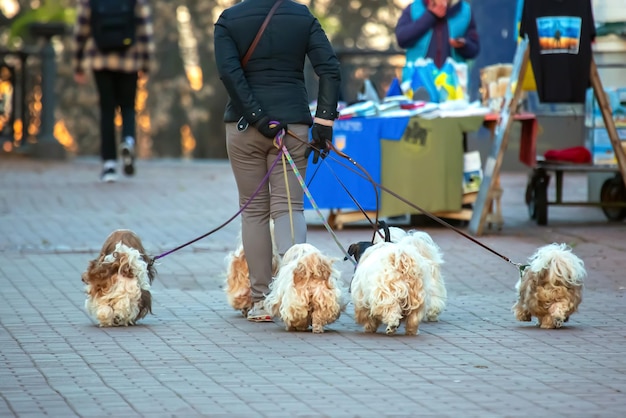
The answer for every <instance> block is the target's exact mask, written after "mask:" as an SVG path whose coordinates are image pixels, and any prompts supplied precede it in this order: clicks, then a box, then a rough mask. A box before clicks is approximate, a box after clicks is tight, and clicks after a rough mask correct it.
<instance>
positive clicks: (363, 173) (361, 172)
mask: <svg viewBox="0 0 626 418" xmlns="http://www.w3.org/2000/svg"><path fill="white" fill-rule="evenodd" d="M292 135H293V134H292ZM327 145H328V146H329V148H330V149H332V150H333V151H335V152H336V153H337V154H338V155H339V156H341V157H343V158H345V159H347V160H348V161H350V163H351V164H352V165H354V166H356V167H358V168H359V170H358V171H357V170H354V169H353V168H352V167H351V166H349V165H347V164H344V163H342V162H341V161H339V160H337V159H333V160H334V161H335V162H337V163H338V164H340V165H342V166H343V167H345V168H347V169H348V170H350V171H352V172H353V173H355V174H357V175H358V176H360V177H361V178H364V179H366V180H368V181H369V182H370V183H371V184H372V185H373V186H374V188H375V189H376V188H380V190H383V191H385V192H387V193H389V194H390V195H392V196H393V197H395V198H396V199H398V200H400V201H402V202H404V203H406V204H407V205H409V206H411V207H412V208H414V209H417V210H418V211H419V212H420V213H422V214H423V215H425V216H427V217H428V218H430V219H432V220H433V221H435V222H437V223H439V224H440V225H442V226H444V227H446V228H449V229H451V230H453V231H454V232H456V233H457V234H459V235H461V236H462V237H464V238H466V239H468V240H470V241H472V242H473V243H475V244H477V245H479V246H481V247H482V248H484V249H485V250H487V251H489V252H491V253H492V254H494V255H496V256H498V257H500V258H501V259H503V260H504V261H506V262H507V263H510V264H512V265H514V266H515V267H517V268H518V270H519V272H520V275H521V274H523V272H524V270H525V269H526V267H528V265H526V264H521V263H516V262H514V261H513V260H511V259H510V258H509V257H507V256H505V255H503V254H501V253H499V252H498V251H496V250H494V249H493V248H491V247H489V246H488V245H486V244H484V243H482V242H481V241H479V240H477V239H476V238H474V237H472V236H471V235H469V234H467V233H465V232H463V231H461V230H460V229H458V228H456V227H455V226H453V225H451V224H449V223H448V222H446V221H444V220H443V219H441V218H439V217H438V216H435V215H433V214H432V213H431V212H429V211H427V210H426V209H422V208H421V207H420V206H418V205H416V204H415V203H413V202H411V201H409V200H408V199H405V198H404V197H402V196H400V195H399V194H398V193H396V192H394V191H393V190H391V189H389V188H388V187H385V186H383V185H382V184H380V183H378V182H376V181H375V180H374V179H373V178H372V176H370V175H369V173H367V170H365V169H364V168H363V167H362V166H361V165H360V164H358V163H357V162H356V161H354V160H353V159H352V158H351V157H350V156H348V155H347V154H346V153H344V152H342V151H339V150H338V149H337V148H335V146H334V144H332V143H331V142H330V141H328V142H327ZM331 158H332V157H331ZM327 166H329V164H328V163H327ZM376 196H377V199H376V223H375V224H373V225H374V227H376V228H377V225H378V194H377V195H376ZM355 203H356V202H355ZM366 217H367V216H366ZM367 219H368V220H369V218H367ZM377 230H378V228H377Z"/></svg>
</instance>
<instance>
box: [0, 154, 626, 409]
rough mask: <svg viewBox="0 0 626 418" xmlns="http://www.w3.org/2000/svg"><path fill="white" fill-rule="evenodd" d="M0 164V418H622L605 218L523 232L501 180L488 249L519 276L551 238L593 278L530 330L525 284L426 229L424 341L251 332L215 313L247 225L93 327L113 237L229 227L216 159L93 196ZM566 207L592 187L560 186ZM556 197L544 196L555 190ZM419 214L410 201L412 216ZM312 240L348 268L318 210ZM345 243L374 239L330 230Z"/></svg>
mask: <svg viewBox="0 0 626 418" xmlns="http://www.w3.org/2000/svg"><path fill="white" fill-rule="evenodd" d="M2 158H3V159H1V160H0V416H2V417H4V416H19V417H31V416H32V417H39V416H54V417H57V416H58V417H69V416H81V417H104V416H116V417H133V416H149V417H172V416H177V417H178V416H180V417H194V416H225V417H256V416H268V417H294V416H298V417H319V416H325V417H380V416H402V417H408V416H437V417H439V416H450V417H461V416H462V417H481V418H482V417H504V416H506V417H528V416H554V417H559V416H563V417H592V416H593V417H595V416H597V417H621V416H623V414H624V411H626V373H625V372H626V355H625V354H626V352H625V349H624V342H625V339H626V324H625V322H626V304H625V303H624V296H625V294H626V279H625V278H624V277H625V276H624V271H625V270H624V267H626V240H625V239H624V238H625V237H626V227H625V226H624V223H609V222H607V221H606V219H605V218H604V215H603V214H602V212H601V211H600V210H599V209H597V208H585V207H567V208H562V207H550V211H549V215H550V219H549V225H548V226H546V227H539V226H537V225H536V224H534V222H532V221H530V220H529V219H528V213H527V210H526V207H525V205H524V201H523V196H524V189H525V185H526V173H504V174H503V175H502V179H501V181H502V184H503V186H504V190H505V192H504V196H503V212H504V217H505V225H504V228H503V230H502V231H491V230H489V231H487V235H485V236H483V237H480V238H479V240H480V241H481V242H483V243H484V244H485V245H487V246H489V247H491V248H493V249H494V250H495V251H496V252H498V253H500V255H504V256H505V257H508V258H510V259H511V260H513V261H516V262H523V261H525V259H526V258H527V257H528V256H530V255H531V254H532V253H533V252H534V250H535V249H536V248H538V247H539V246H541V245H544V244H546V243H550V242H553V241H557V242H567V243H569V244H570V245H572V246H574V250H575V252H576V254H578V255H579V256H580V257H581V258H582V259H583V260H584V261H585V263H586V267H587V269H588V272H589V277H588V279H587V281H586V283H585V290H584V299H583V303H582V305H581V307H580V312H579V313H577V314H575V315H573V316H572V318H571V320H570V321H569V322H568V323H567V327H566V328H564V329H560V330H540V329H538V328H535V327H534V326H532V324H529V323H520V322H516V321H515V319H514V317H513V314H512V313H511V306H512V305H513V303H514V302H515V292H514V286H515V283H516V281H517V278H518V272H517V270H516V268H515V267H514V266H512V265H511V264H508V263H507V262H506V261H505V260H504V259H503V258H501V257H499V256H498V255H497V254H493V253H491V252H489V251H488V250H485V249H484V248H481V247H480V246H478V245H475V244H474V243H472V242H471V241H469V240H467V239H465V238H464V237H462V236H460V235H459V234H457V233H455V232H454V231H451V230H449V229H445V228H442V227H441V226H438V225H435V226H433V225H432V224H430V223H424V224H423V225H418V226H414V227H421V228H423V229H425V230H426V231H427V232H429V233H430V234H431V235H432V236H433V238H434V239H435V241H436V242H437V243H438V244H439V245H440V246H441V248H442V250H443V252H444V257H445V264H444V266H443V274H444V278H445V280H446V285H447V289H448V295H449V300H448V304H447V308H446V310H445V311H444V312H443V314H442V315H441V318H440V322H438V323H425V324H422V325H420V334H419V335H418V336H416V337H407V336H404V335H402V334H403V332H404V328H403V327H401V329H400V333H399V335H396V336H394V337H388V336H386V335H384V333H382V332H379V333H378V334H376V335H368V334H364V333H363V331H362V329H361V327H360V326H358V325H357V324H356V323H355V322H354V319H353V310H352V305H348V308H347V310H346V312H345V313H344V314H343V315H342V316H341V317H340V318H339V320H338V321H337V322H335V323H334V324H331V325H329V326H328V327H327V331H326V332H325V333H324V334H321V335H314V334H312V333H310V332H309V333H289V332H287V331H285V329H284V325H283V324H280V323H277V324H272V323H270V324H256V323H250V322H248V321H246V320H245V319H244V318H242V317H241V315H240V314H239V313H238V312H236V311H234V310H233V309H231V308H230V307H229V306H228V304H227V303H226V299H225V297H224V293H223V282H224V278H225V264H224V258H225V256H226V254H227V252H228V251H229V250H231V249H233V248H234V245H235V242H236V238H237V235H238V232H239V223H238V220H236V221H235V222H233V223H231V224H229V225H227V226H226V227H225V228H223V229H222V230H220V231H218V232H217V233H215V234H213V235H211V236H208V237H206V238H204V239H202V240H200V241H198V242H196V243H194V244H192V245H190V246H188V247H185V248H183V249H181V250H179V251H177V252H175V253H173V254H170V255H168V256H167V257H164V258H162V259H161V260H159V263H158V266H157V268H158V276H157V279H156V281H155V283H154V287H153V300H154V301H153V305H154V306H153V310H154V315H151V316H148V317H147V318H145V319H144V320H142V321H141V322H140V324H139V325H137V326H135V327H127V328H109V329H104V328H99V327H97V326H96V325H95V324H94V323H93V321H92V320H91V319H90V318H89V317H88V315H87V314H86V312H85V309H84V298H85V296H84V294H83V289H82V283H81V281H80V274H81V273H82V272H83V271H84V269H85V268H86V266H87V263H88V261H89V260H90V259H91V258H92V257H93V256H94V255H95V254H96V253H97V251H98V250H99V248H100V246H101V245H102V242H103V240H104V238H105V237H106V236H107V235H108V234H109V233H110V232H111V231H112V230H113V229H116V228H131V229H133V230H135V231H136V232H137V233H138V234H139V235H140V236H141V237H142V239H143V241H144V244H145V245H146V247H147V249H148V251H149V252H150V253H151V254H152V255H157V254H161V253H163V252H165V251H168V250H171V249H173V248H175V247H176V246H178V245H181V244H183V243H185V242H188V241H189V240H191V239H194V238H196V237H198V236H201V235H202V234H204V233H206V232H207V231H209V230H211V229H213V228H215V227H216V226H218V225H220V224H221V223H222V222H224V221H225V220H227V219H228V218H230V217H231V216H232V215H233V214H234V213H235V212H236V210H237V197H236V188H235V183H234V180H233V178H232V174H231V172H230V168H229V166H228V163H227V162H226V161H196V162H188V161H178V160H152V161H139V162H138V173H137V176H136V177H134V178H130V179H128V178H123V179H121V181H119V182H118V183H115V184H100V183H98V182H97V178H98V173H99V164H98V162H97V161H96V160H95V159H93V158H76V159H74V160H70V161H66V162H45V161H32V160H28V159H16V158H4V157H2ZM564 190H565V192H566V193H568V194H570V195H572V196H571V198H572V199H579V200H584V199H585V198H586V178H585V177H584V176H576V175H572V176H566V178H565V185H564ZM551 193H553V191H551ZM416 203H417V202H416ZM307 216H308V217H309V220H310V227H309V241H310V242H312V243H313V244H315V245H316V246H318V247H320V248H321V249H322V250H323V251H325V252H327V253H329V254H331V255H333V256H336V257H337V258H338V261H337V264H336V265H337V267H338V268H339V269H340V271H341V273H342V279H343V280H344V281H345V282H346V284H347V283H348V282H349V280H350V277H351V274H352V271H353V267H352V265H351V264H350V263H348V262H343V261H341V260H342V258H343V254H342V253H341V251H340V250H339V249H338V248H337V247H336V245H335V243H334V241H333V240H332V239H331V237H330V235H329V234H328V232H327V231H326V230H325V229H324V228H323V227H322V226H321V224H320V222H319V218H318V217H317V215H316V214H315V213H307ZM336 233H337V236H338V238H339V239H340V241H341V242H342V243H343V244H345V245H346V246H347V245H348V244H350V243H352V242H355V241H360V240H363V239H368V238H369V237H371V231H370V230H369V229H368V228H367V226H366V225H363V224H357V225H348V226H346V227H345V228H344V229H343V230H340V231H336Z"/></svg>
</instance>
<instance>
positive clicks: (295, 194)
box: [267, 125, 321, 257]
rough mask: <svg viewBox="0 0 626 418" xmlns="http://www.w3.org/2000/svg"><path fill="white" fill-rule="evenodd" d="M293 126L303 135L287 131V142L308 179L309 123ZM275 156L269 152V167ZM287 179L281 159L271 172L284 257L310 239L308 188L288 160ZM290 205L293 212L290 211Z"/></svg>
mask: <svg viewBox="0 0 626 418" xmlns="http://www.w3.org/2000/svg"><path fill="white" fill-rule="evenodd" d="M289 130H290V131H292V132H293V133H294V134H296V135H297V136H298V138H299V139H297V138H294V137H293V136H291V135H285V139H284V143H285V145H286V146H287V150H288V151H289V154H290V155H291V157H292V158H293V160H294V163H295V164H296V167H297V168H298V171H299V172H300V175H301V176H302V178H303V179H305V178H306V167H307V159H306V158H305V157H304V152H305V151H306V148H307V142H306V141H308V139H309V127H308V126H307V125H289ZM275 159H276V153H273V154H271V155H268V156H267V166H268V167H269V166H270V165H271V164H272V163H273V162H274V160H275ZM319 164H321V162H320V163H319ZM287 183H288V184H285V174H284V172H283V166H282V163H280V162H279V163H278V165H277V166H276V168H275V169H274V171H273V172H272V174H271V175H270V187H271V190H272V195H271V215H272V219H274V239H275V240H276V247H277V248H278V254H280V255H281V257H282V256H283V255H284V254H285V252H286V251H287V250H288V249H289V247H291V246H292V245H293V244H301V243H303V242H306V231H307V226H306V220H305V218H304V190H303V189H302V185H301V184H300V182H299V181H298V179H297V177H296V175H295V174H294V172H293V169H292V168H291V166H290V165H289V164H287ZM287 187H288V189H287ZM287 190H289V193H287ZM290 208H291V213H290V212H289V209H290Z"/></svg>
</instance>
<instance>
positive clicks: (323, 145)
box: [304, 123, 333, 164]
mask: <svg viewBox="0 0 626 418" xmlns="http://www.w3.org/2000/svg"><path fill="white" fill-rule="evenodd" d="M329 142H330V143H332V142H333V127H332V126H327V125H321V124H319V123H314V124H313V127H312V128H311V142H309V146H308V148H307V149H306V151H304V157H305V158H309V155H311V153H313V164H317V162H318V161H319V158H320V155H321V157H322V159H324V158H326V155H328V151H329V150H330V146H329V145H328V143H329Z"/></svg>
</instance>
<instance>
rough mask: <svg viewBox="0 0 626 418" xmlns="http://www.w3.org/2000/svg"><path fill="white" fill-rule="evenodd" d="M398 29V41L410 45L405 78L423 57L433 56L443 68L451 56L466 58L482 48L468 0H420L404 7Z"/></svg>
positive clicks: (439, 66)
mask: <svg viewBox="0 0 626 418" xmlns="http://www.w3.org/2000/svg"><path fill="white" fill-rule="evenodd" d="M395 33H396V40H397V41H398V45H399V46H400V47H401V48H403V49H406V66H405V70H404V72H403V77H402V81H405V80H406V78H407V77H409V73H410V71H407V69H408V68H411V67H412V65H413V63H414V62H415V61H417V60H418V59H419V58H430V59H432V60H433V62H434V64H435V66H436V67H437V68H441V67H443V65H444V64H445V62H446V60H447V59H448V58H449V57H450V58H452V59H453V60H454V61H456V62H465V61H467V60H469V59H472V58H475V57H476V56H477V55H478V53H479V51H480V44H479V39H478V32H477V31H476V22H475V21H474V16H473V14H472V9H471V7H470V4H469V3H468V2H467V1H465V0H416V1H414V2H413V3H411V4H410V5H409V6H407V7H406V8H405V9H404V10H403V11H402V15H401V16H400V18H399V19H398V23H397V25H396V30H395Z"/></svg>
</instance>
